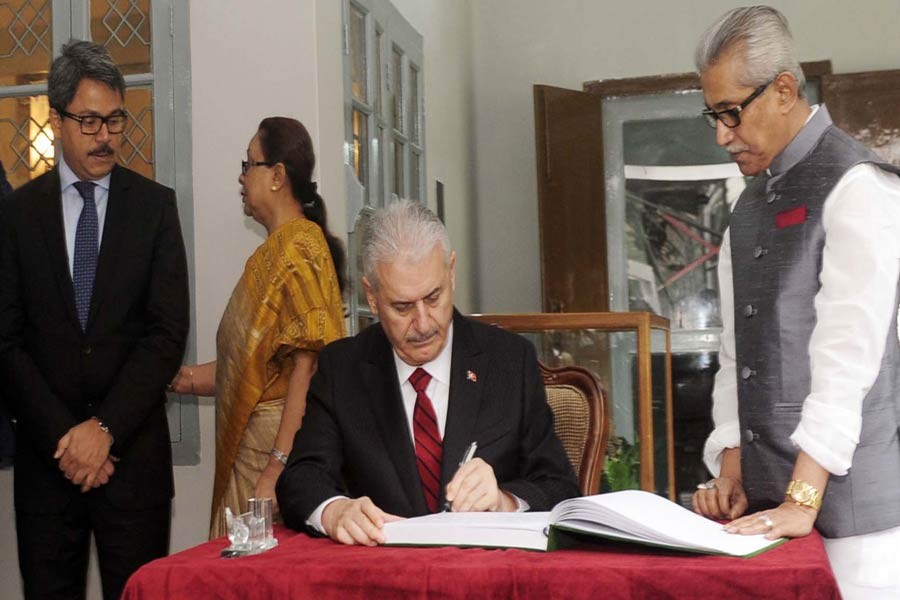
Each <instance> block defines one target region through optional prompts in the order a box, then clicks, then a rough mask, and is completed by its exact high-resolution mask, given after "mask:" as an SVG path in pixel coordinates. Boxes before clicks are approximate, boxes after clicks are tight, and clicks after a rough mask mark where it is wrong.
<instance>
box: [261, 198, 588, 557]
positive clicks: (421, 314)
mask: <svg viewBox="0 0 900 600" xmlns="http://www.w3.org/2000/svg"><path fill="white" fill-rule="evenodd" d="M455 259H456V257H455V253H453V252H451V250H450V242H449V239H448V236H447V232H446V229H444V226H443V224H442V223H441V222H440V220H438V218H437V217H435V215H434V214H432V213H431V211H429V210H428V209H427V208H425V207H424V206H422V205H420V204H418V203H413V202H407V201H402V202H397V203H393V204H391V205H389V206H388V207H385V208H383V209H381V210H380V211H379V212H378V213H376V215H375V216H374V217H373V219H372V222H371V224H370V226H369V229H368V233H367V236H366V239H365V240H364V241H363V263H364V266H363V270H364V272H365V277H363V285H364V287H365V289H366V297H367V299H368V303H369V306H370V307H371V308H372V311H373V312H374V313H375V314H376V315H378V317H379V319H380V323H378V324H376V325H373V326H371V327H369V328H368V329H366V330H365V331H363V332H362V333H360V334H359V335H357V336H356V337H354V338H347V339H344V340H339V341H337V342H334V343H333V344H331V345H329V346H328V347H326V348H325V349H324V350H323V351H322V353H321V354H320V355H319V362H318V369H317V371H316V374H315V375H314V376H313V379H312V382H311V384H310V390H309V394H308V408H307V413H306V416H305V418H304V422H303V426H302V427H301V428H300V430H299V431H298V432H297V437H296V440H295V442H294V447H293V450H292V451H291V456H290V458H289V459H288V462H287V467H286V468H285V470H284V472H283V474H282V476H281V478H280V479H279V482H278V485H277V487H276V492H277V495H278V504H279V506H280V508H281V513H282V515H283V517H284V519H285V522H286V523H287V524H288V525H289V526H290V527H293V528H295V529H302V528H305V527H310V528H312V529H313V530H315V531H318V532H320V533H325V534H327V535H328V536H330V537H331V538H332V539H334V540H336V541H339V542H343V543H347V544H367V545H374V544H377V543H381V542H383V541H384V538H383V535H382V531H381V527H382V525H383V524H384V523H385V522H386V521H389V520H392V519H396V518H398V517H412V516H417V515H423V514H427V513H431V512H436V511H437V510H440V508H441V507H443V506H445V503H446V505H447V506H449V507H450V508H451V510H454V511H516V510H529V509H531V510H549V509H550V508H551V507H553V505H554V504H556V503H557V502H559V501H560V500H564V499H566V498H570V497H573V496H576V495H577V494H578V488H577V485H576V481H575V475H574V472H573V471H572V467H571V465H570V464H569V462H568V459H567V458H566V455H565V452H564V450H563V447H562V444H561V443H560V441H559V439H558V438H557V437H556V434H555V432H554V430H553V417H552V414H551V412H550V409H549V406H548V405H547V401H546V396H545V393H544V387H543V383H542V380H541V377H540V374H539V372H538V365H537V358H536V356H535V352H534V348H533V347H532V346H531V344H530V343H529V342H527V341H526V340H525V339H524V338H521V337H520V336H517V335H515V334H511V333H508V332H505V331H502V330H499V329H497V328H494V327H489V326H487V325H484V324H481V323H476V322H473V321H470V320H469V319H466V318H465V317H463V316H462V315H460V314H459V313H458V312H456V311H455V310H454V308H453V288H454V285H455V283H454V264H455ZM472 442H477V453H476V457H475V458H474V459H472V460H470V461H469V462H467V463H465V464H463V465H461V466H460V465H459V462H460V460H461V459H462V457H463V456H464V454H465V453H466V449H467V447H469V445H470V444H471V443H472Z"/></svg>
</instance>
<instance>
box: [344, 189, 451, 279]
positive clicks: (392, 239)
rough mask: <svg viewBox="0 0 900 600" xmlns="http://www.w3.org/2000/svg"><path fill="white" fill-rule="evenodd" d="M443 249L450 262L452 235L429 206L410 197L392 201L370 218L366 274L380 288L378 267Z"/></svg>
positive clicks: (364, 250) (365, 248)
mask: <svg viewBox="0 0 900 600" xmlns="http://www.w3.org/2000/svg"><path fill="white" fill-rule="evenodd" d="M436 244H440V245H441V249H442V250H443V251H444V262H445V264H447V265H449V264H450V236H449V235H448V234H447V228H446V227H444V224H443V223H442V222H441V220H440V219H438V218H437V216H436V215H435V214H434V213H433V212H431V211H430V210H429V209H428V207H426V206H424V205H422V204H419V203H418V202H413V201H410V200H400V201H398V202H392V203H391V204H388V205H387V206H385V207H384V208H381V209H379V210H378V211H376V212H375V214H374V215H373V216H372V219H371V221H369V227H368V229H367V230H366V233H365V235H364V237H363V240H362V247H361V252H362V263H363V264H362V267H363V274H364V275H365V276H366V279H368V280H369V284H370V285H371V286H372V288H373V289H378V275H377V273H376V270H375V269H376V267H377V266H378V264H379V263H389V262H394V261H396V260H398V259H401V260H405V261H409V262H411V263H417V262H419V261H420V260H422V259H423V258H425V257H426V256H427V255H428V254H429V253H430V252H432V251H433V250H434V247H435V245H436Z"/></svg>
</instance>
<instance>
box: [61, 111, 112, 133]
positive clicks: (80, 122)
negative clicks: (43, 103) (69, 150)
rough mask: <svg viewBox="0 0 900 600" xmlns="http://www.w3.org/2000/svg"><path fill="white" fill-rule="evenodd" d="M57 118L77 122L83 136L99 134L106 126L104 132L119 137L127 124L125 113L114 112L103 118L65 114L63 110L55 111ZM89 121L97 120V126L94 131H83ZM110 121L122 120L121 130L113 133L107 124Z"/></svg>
mask: <svg viewBox="0 0 900 600" xmlns="http://www.w3.org/2000/svg"><path fill="white" fill-rule="evenodd" d="M56 112H58V113H59V116H61V117H63V118H68V119H72V120H73V121H77V122H78V125H79V127H80V129H81V133H82V134H83V135H97V134H98V133H100V130H101V129H103V126H104V125H106V130H107V131H108V132H109V133H110V135H119V134H120V133H125V126H126V125H127V124H128V113H127V112H125V111H120V112H114V113H113V114H111V115H107V116H105V117H101V116H100V115H84V116H81V115H76V114H72V113H70V112H66V111H64V110H57V111H56ZM89 119H97V120H98V121H99V125H97V129H96V131H85V130H84V128H85V123H84V122H85V121H87V120H89ZM112 119H122V128H121V129H119V130H118V131H113V130H112V128H111V127H110V126H109V123H110V121H111V120H112Z"/></svg>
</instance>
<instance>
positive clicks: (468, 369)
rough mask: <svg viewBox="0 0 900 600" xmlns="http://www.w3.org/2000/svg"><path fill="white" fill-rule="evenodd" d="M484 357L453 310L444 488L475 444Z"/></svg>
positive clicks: (466, 325) (445, 431) (469, 328)
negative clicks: (469, 447) (467, 450)
mask: <svg viewBox="0 0 900 600" xmlns="http://www.w3.org/2000/svg"><path fill="white" fill-rule="evenodd" d="M484 367H485V357H484V355H483V354H482V352H481V349H480V347H479V345H478V343H477V340H476V339H475V334H474V331H473V329H472V326H471V323H469V321H468V320H467V319H466V318H465V317H463V316H462V315H460V314H459V313H458V312H456V311H455V310H454V313H453V349H452V354H451V361H450V397H449V400H448V407H447V423H446V425H445V427H444V444H443V449H444V459H443V461H442V463H441V487H442V490H441V492H442V495H443V491H444V488H446V485H447V484H448V483H449V482H450V480H451V479H453V475H454V473H456V469H457V467H458V466H459V461H460V459H462V456H463V454H464V453H465V451H466V448H467V447H468V446H469V444H471V443H472V442H473V441H475V434H476V431H475V424H476V422H477V420H478V413H479V408H480V406H481V393H482V386H483V381H484V377H485V376H486V374H487V371H486V369H485V368H484Z"/></svg>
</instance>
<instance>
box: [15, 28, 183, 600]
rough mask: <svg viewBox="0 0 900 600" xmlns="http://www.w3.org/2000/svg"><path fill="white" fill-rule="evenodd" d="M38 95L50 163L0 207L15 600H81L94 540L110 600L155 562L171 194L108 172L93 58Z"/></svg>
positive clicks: (166, 499) (116, 130) (103, 67)
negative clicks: (51, 145)
mask: <svg viewBox="0 0 900 600" xmlns="http://www.w3.org/2000/svg"><path fill="white" fill-rule="evenodd" d="M48 89H49V99H50V106H51V111H50V122H51V125H52V127H53V132H54V135H55V137H56V140H57V141H58V142H59V144H60V145H59V147H60V148H61V150H62V152H61V155H60V154H58V155H57V156H58V159H59V163H58V165H57V167H56V168H55V169H54V170H53V171H51V172H50V173H48V174H46V175H43V176H41V177H39V178H38V179H36V180H34V181H32V182H30V183H29V184H27V185H25V186H23V187H21V188H20V189H19V190H17V191H16V192H14V193H13V194H12V195H11V196H9V197H8V198H6V199H4V200H3V201H2V204H0V376H2V380H3V384H4V387H5V390H6V391H7V392H8V399H9V401H10V404H11V406H12V409H13V412H14V416H15V417H16V418H17V421H18V436H19V437H18V448H17V452H16V458H15V466H14V473H15V475H14V481H15V484H14V485H15V506H16V531H17V537H18V550H19V567H20V570H21V572H22V578H23V581H24V586H25V595H26V597H29V598H37V597H40V598H57V597H66V598H70V597H83V595H84V589H85V580H86V574H87V561H88V554H89V552H88V550H89V545H90V536H91V534H92V533H93V536H94V540H95V543H96V546H97V554H98V558H99V566H100V575H101V579H102V583H103V593H104V597H106V598H118V597H119V595H120V594H121V591H122V588H123V587H124V585H125V581H126V580H127V578H128V577H129V575H131V573H132V572H134V571H135V570H136V569H137V568H138V567H139V566H140V565H142V564H144V563H146V562H148V561H149V560H152V559H153V558H156V557H160V556H164V555H165V554H166V553H167V550H168V541H169V524H170V519H171V498H172V494H173V478H172V464H171V450H170V446H169V432H168V425H167V423H166V414H165V402H166V396H165V386H166V383H167V382H168V381H170V380H171V378H172V376H173V375H174V373H175V371H176V370H177V369H178V366H179V364H180V362H181V358H182V354H183V352H184V347H185V341H186V335H187V331H188V310H189V309H188V289H187V266H186V260H185V251H184V242H183V240H182V237H181V228H180V225H179V222H178V213H177V209H176V204H175V195H174V192H173V191H172V190H171V189H168V188H166V187H163V186H161V185H159V184H157V183H155V182H153V181H150V180H148V179H145V178H144V177H141V176H140V175H138V174H137V173H134V172H132V171H129V170H128V169H125V168H123V167H121V166H117V165H116V151H117V150H118V147H119V144H120V143H121V141H122V132H123V131H124V128H125V125H126V121H127V117H126V113H125V109H124V93H125V82H124V80H123V78H122V75H121V74H120V73H119V71H118V69H117V68H116V66H115V64H114V63H113V61H112V59H111V58H110V57H109V55H108V54H107V52H106V51H105V50H104V49H103V48H102V47H101V46H98V45H96V44H93V43H90V42H77V41H73V42H70V43H68V44H67V45H66V46H64V47H63V50H62V55H61V56H59V57H58V58H57V59H56V60H55V61H54V63H53V65H52V67H51V69H50V75H49V80H48Z"/></svg>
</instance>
